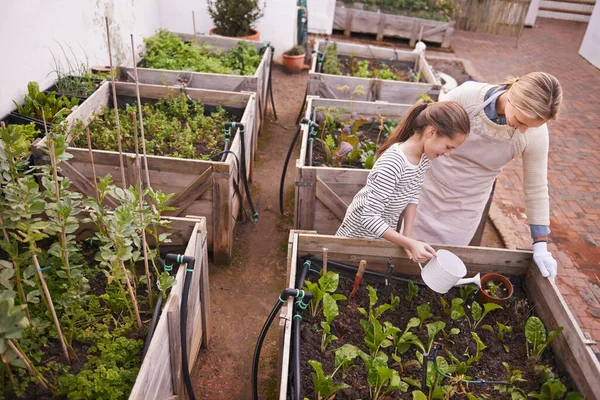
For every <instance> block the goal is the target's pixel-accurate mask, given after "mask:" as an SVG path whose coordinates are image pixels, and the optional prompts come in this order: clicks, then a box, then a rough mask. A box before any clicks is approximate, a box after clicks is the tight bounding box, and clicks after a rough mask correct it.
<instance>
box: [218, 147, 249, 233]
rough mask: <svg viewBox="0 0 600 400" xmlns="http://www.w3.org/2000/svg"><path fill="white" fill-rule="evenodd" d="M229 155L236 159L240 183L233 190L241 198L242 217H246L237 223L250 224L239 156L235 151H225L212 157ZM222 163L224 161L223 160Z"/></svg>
mask: <svg viewBox="0 0 600 400" xmlns="http://www.w3.org/2000/svg"><path fill="white" fill-rule="evenodd" d="M227 154H231V155H232V156H233V157H234V159H235V165H236V166H237V171H238V181H237V184H236V185H233V190H235V194H236V195H238V196H239V197H240V208H241V209H242V215H243V216H244V219H242V220H239V219H238V220H237V221H236V222H239V223H240V224H245V223H246V222H248V220H249V217H248V212H247V211H246V208H245V207H244V196H242V191H241V190H240V179H241V178H240V175H241V170H240V160H239V159H238V157H237V154H235V153H234V152H233V151H231V150H224V151H221V152H219V153H217V154H215V155H213V156H211V157H210V158H211V160H212V159H214V158H217V157H219V156H220V155H227ZM221 161H224V159H223V160H221Z"/></svg>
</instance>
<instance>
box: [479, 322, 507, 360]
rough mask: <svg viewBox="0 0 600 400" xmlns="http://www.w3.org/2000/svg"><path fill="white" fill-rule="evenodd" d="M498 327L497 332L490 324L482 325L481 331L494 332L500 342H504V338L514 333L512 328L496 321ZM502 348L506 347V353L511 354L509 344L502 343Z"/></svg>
mask: <svg viewBox="0 0 600 400" xmlns="http://www.w3.org/2000/svg"><path fill="white" fill-rule="evenodd" d="M496 327H497V330H496V331H495V330H494V328H493V327H492V326H491V325H488V324H484V325H481V329H485V330H488V331H490V332H492V333H493V334H495V335H496V336H497V337H498V340H499V341H500V342H502V341H503V340H504V336H505V335H506V334H507V333H512V331H513V329H512V326H507V325H504V324H503V323H502V322H500V321H496ZM502 347H504V351H506V352H507V353H510V347H509V346H508V344H506V343H502Z"/></svg>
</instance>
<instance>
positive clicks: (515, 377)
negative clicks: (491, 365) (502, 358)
mask: <svg viewBox="0 0 600 400" xmlns="http://www.w3.org/2000/svg"><path fill="white" fill-rule="evenodd" d="M502 365H503V366H504V369H506V381H507V382H509V383H510V385H496V386H494V389H496V390H497V391H498V393H502V394H505V395H509V396H510V398H511V399H512V400H527V395H526V394H525V392H524V391H523V389H521V388H520V387H518V386H516V385H517V384H518V383H520V382H526V381H527V380H526V379H523V373H522V372H521V370H518V369H511V368H510V365H509V364H508V363H507V362H502Z"/></svg>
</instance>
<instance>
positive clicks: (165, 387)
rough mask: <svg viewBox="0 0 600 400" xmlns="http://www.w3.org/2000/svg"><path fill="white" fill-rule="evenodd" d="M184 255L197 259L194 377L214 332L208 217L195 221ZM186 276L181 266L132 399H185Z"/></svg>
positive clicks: (191, 344)
mask: <svg viewBox="0 0 600 400" xmlns="http://www.w3.org/2000/svg"><path fill="white" fill-rule="evenodd" d="M188 221H190V220H188ZM192 222H194V221H192ZM184 254H185V255H186V256H191V257H194V259H195V264H194V272H193V273H192V278H191V279H192V281H191V286H190V292H189V298H188V318H187V326H188V330H187V350H188V360H189V363H188V365H189V368H190V374H191V369H192V368H193V367H194V365H195V362H196V357H197V356H198V351H199V350H200V345H202V347H203V348H207V347H208V344H209V341H210V330H211V326H210V291H209V286H208V253H207V230H206V220H205V219H204V218H200V219H199V220H197V221H195V223H194V225H193V230H192V232H191V235H190V236H189V242H188V244H187V248H186V250H185V253H184ZM185 273H186V267H185V266H184V265H180V266H179V268H178V269H177V272H176V283H175V285H174V286H173V287H172V288H171V291H170V293H169V297H168V299H167V300H166V301H165V303H164V304H165V305H164V308H163V310H162V312H161V314H160V319H159V321H158V324H157V325H156V330H155V331H154V336H153V337H152V341H151V342H150V346H149V348H148V352H147V353H146V357H145V359H144V362H143V363H142V366H141V368H140V372H139V374H138V376H137V379H136V381H135V384H134V386H133V389H132V391H131V394H130V395H129V399H130V400H164V399H166V398H169V397H171V396H177V397H176V398H184V396H185V392H184V389H183V387H184V384H183V372H182V369H181V357H182V354H181V331H180V327H179V321H180V307H181V296H182V293H183V280H184V276H185Z"/></svg>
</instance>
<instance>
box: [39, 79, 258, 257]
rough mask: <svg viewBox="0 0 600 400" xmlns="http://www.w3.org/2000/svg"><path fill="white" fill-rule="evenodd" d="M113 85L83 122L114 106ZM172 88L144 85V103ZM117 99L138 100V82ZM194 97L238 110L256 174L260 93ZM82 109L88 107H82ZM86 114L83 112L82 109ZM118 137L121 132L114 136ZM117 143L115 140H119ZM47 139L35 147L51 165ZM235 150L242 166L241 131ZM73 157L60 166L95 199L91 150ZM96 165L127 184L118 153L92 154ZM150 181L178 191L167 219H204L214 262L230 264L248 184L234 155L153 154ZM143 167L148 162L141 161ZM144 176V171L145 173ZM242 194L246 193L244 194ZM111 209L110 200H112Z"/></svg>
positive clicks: (130, 163) (130, 174)
mask: <svg viewBox="0 0 600 400" xmlns="http://www.w3.org/2000/svg"><path fill="white" fill-rule="evenodd" d="M110 88H111V83H110V82H107V83H105V84H104V85H102V87H101V88H100V89H98V90H97V91H96V93H94V94H93V95H92V96H91V97H90V98H89V99H88V101H86V103H88V102H89V103H88V104H86V107H85V110H86V112H85V113H84V112H76V114H77V115H76V116H77V118H78V119H80V120H81V121H83V122H84V124H85V125H87V124H88V123H89V121H90V120H91V118H92V117H93V115H94V113H96V112H98V111H100V110H101V108H102V106H106V105H108V104H109V103H110V102H112V94H111V89H110ZM173 90H176V93H177V92H178V91H179V89H178V88H169V87H165V86H157V85H140V96H141V98H142V99H144V98H146V99H159V98H164V97H167V96H168V95H169V92H170V91H173ZM116 91H117V96H132V97H135V96H136V89H135V84H133V83H125V82H116ZM186 93H187V94H188V95H189V96H190V97H191V98H192V99H193V100H197V101H199V102H201V103H202V104H207V105H213V106H216V105H220V106H223V107H224V108H226V109H228V110H236V112H237V113H238V114H240V115H241V121H240V122H241V123H243V124H244V126H245V134H244V139H245V149H246V154H245V157H246V170H247V174H248V177H249V176H250V173H251V165H252V157H253V152H252V149H253V138H254V132H255V125H254V122H255V118H256V116H255V110H256V108H255V101H256V100H255V94H251V93H233V92H220V91H212V90H202V89H190V88H188V89H186ZM82 109H83V107H82ZM80 110H81V109H80ZM115 135H116V133H115ZM115 140H116V137H115ZM44 147H45V140H44V139H42V140H40V141H38V142H36V143H35V144H34V149H33V150H34V153H35V154H36V155H37V157H36V162H38V163H39V162H41V163H48V162H49V159H48V157H47V156H46V155H45V153H44V152H43V150H42V149H43V148H44ZM230 150H231V151H232V152H233V153H235V154H236V156H237V159H238V160H240V162H241V139H240V135H239V131H238V132H236V134H235V137H234V138H233V140H232V143H231V148H230ZM68 152H69V153H70V154H72V155H73V158H72V159H70V160H69V161H64V162H62V163H61V169H62V170H61V173H62V174H63V175H64V176H66V177H68V178H69V179H70V180H71V181H72V183H73V185H74V186H75V188H76V189H77V190H78V191H80V192H82V193H83V194H85V195H87V196H89V197H94V196H95V190H96V189H95V185H94V182H93V177H92V169H91V163H90V157H89V153H88V150H87V149H81V148H75V147H69V149H68ZM93 155H94V164H95V167H96V175H97V177H102V176H105V175H106V174H111V175H112V177H113V183H114V184H115V185H117V186H121V185H122V181H121V172H120V170H119V165H120V163H119V153H118V152H115V151H104V150H93ZM123 159H124V160H123V162H124V165H125V177H126V180H127V182H126V183H127V185H135V183H136V177H137V173H138V166H137V165H138V164H137V163H136V157H135V154H131V153H123ZM147 162H148V169H149V174H150V183H151V185H152V187H153V188H154V189H160V190H162V191H163V192H165V193H175V196H173V197H172V198H171V199H170V200H169V202H168V203H169V205H171V206H173V207H177V210H175V211H169V212H166V213H165V215H168V216H181V217H185V216H204V217H206V224H207V231H208V246H209V249H210V250H212V251H213V257H214V261H215V263H218V264H221V263H229V260H230V257H231V252H232V249H233V234H234V230H235V227H236V219H237V217H238V215H239V214H240V204H241V202H242V200H243V199H241V198H240V197H239V196H238V195H236V191H235V189H234V185H235V186H237V185H239V187H240V188H243V182H241V181H240V182H238V167H237V164H236V161H235V159H234V157H233V156H232V155H231V154H228V155H227V158H226V159H225V161H224V162H219V161H203V160H191V159H184V158H175V157H162V156H148V157H147ZM142 165H143V163H142ZM141 175H142V177H144V175H145V174H144V173H142V174H141ZM242 193H243V191H242ZM108 205H110V199H108Z"/></svg>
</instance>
